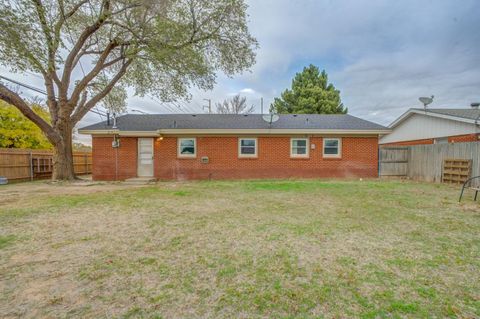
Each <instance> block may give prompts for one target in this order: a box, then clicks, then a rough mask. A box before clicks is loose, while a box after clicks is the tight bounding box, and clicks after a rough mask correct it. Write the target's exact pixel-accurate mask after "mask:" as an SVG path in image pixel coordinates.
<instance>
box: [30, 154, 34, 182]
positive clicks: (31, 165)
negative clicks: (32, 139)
mask: <svg viewBox="0 0 480 319" xmlns="http://www.w3.org/2000/svg"><path fill="white" fill-rule="evenodd" d="M29 159H30V165H29V166H30V181H33V156H32V150H30V156H29Z"/></svg>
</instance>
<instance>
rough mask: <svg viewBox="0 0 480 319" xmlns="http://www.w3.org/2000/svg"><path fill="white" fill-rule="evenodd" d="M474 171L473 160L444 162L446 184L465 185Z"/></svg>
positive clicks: (446, 160) (443, 178)
mask: <svg viewBox="0 0 480 319" xmlns="http://www.w3.org/2000/svg"><path fill="white" fill-rule="evenodd" d="M471 171H472V160H466V159H445V160H444V161H443V177H442V180H443V182H444V183H454V184H463V183H464V182H465V181H466V180H467V179H468V178H469V177H470V173H471Z"/></svg>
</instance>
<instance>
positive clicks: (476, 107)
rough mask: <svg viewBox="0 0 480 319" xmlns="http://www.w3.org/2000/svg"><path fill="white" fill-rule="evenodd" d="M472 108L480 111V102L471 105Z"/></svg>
mask: <svg viewBox="0 0 480 319" xmlns="http://www.w3.org/2000/svg"><path fill="white" fill-rule="evenodd" d="M470 106H471V107H472V109H476V110H478V107H479V106H480V102H474V103H472V104H470Z"/></svg>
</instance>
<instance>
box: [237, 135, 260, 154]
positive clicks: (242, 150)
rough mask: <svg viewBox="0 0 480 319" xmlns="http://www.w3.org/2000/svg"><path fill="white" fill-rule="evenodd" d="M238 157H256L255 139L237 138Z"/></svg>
mask: <svg viewBox="0 0 480 319" xmlns="http://www.w3.org/2000/svg"><path fill="white" fill-rule="evenodd" d="M238 156H239V157H257V139H256V138H239V139H238Z"/></svg>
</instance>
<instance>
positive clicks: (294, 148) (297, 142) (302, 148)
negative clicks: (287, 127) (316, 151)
mask: <svg viewBox="0 0 480 319" xmlns="http://www.w3.org/2000/svg"><path fill="white" fill-rule="evenodd" d="M290 146H291V147H290V156H291V157H308V138H292V139H291V140H290Z"/></svg>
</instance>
